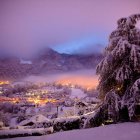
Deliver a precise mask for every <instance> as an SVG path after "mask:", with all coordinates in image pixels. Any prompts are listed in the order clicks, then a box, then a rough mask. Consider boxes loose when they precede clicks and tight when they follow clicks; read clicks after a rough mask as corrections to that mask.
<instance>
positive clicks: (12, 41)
mask: <svg viewBox="0 0 140 140" xmlns="http://www.w3.org/2000/svg"><path fill="white" fill-rule="evenodd" d="M135 13H140V0H0V51H1V54H4V53H5V52H6V53H9V54H18V55H27V56H28V55H31V54H34V53H36V52H37V51H38V50H39V49H40V48H43V47H51V48H53V49H55V50H57V51H59V52H60V53H70V54H73V53H91V52H95V53H96V52H100V51H102V50H103V48H104V47H105V46H106V45H107V42H108V36H109V34H110V33H111V31H112V30H114V29H115V28H116V21H117V20H118V19H119V18H120V17H124V16H129V15H131V14H135ZM139 25H140V24H139ZM139 25H138V26H139Z"/></svg>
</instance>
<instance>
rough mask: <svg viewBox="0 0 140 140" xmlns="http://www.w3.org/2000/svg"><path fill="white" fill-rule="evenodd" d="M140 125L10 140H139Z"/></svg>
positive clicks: (128, 124)
mask: <svg viewBox="0 0 140 140" xmlns="http://www.w3.org/2000/svg"><path fill="white" fill-rule="evenodd" d="M139 139H140V123H122V124H113V125H107V126H101V127H96V128H91V129H83V130H73V131H67V132H58V133H55V134H50V135H45V136H33V137H32V136H30V137H24V138H21V137H20V138H13V139H11V140H139Z"/></svg>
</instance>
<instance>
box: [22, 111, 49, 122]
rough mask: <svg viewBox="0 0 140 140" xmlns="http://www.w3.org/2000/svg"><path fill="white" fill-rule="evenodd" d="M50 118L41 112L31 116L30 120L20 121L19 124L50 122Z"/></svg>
mask: <svg viewBox="0 0 140 140" xmlns="http://www.w3.org/2000/svg"><path fill="white" fill-rule="evenodd" d="M49 121H50V119H48V118H46V117H45V116H43V115H41V114H39V115H35V116H33V117H31V118H30V119H28V120H24V121H22V122H20V123H19V125H26V124H28V123H30V122H32V123H41V122H49Z"/></svg>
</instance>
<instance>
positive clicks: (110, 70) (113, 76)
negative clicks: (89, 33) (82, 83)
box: [96, 14, 140, 119]
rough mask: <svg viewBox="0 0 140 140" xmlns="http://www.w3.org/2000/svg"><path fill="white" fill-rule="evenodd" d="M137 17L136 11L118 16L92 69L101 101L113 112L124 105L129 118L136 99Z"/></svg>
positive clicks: (139, 69) (139, 79) (139, 76)
mask: <svg viewBox="0 0 140 140" xmlns="http://www.w3.org/2000/svg"><path fill="white" fill-rule="evenodd" d="M138 20H140V14H135V15H131V16H129V17H127V18H121V19H119V20H118V22H117V24H118V27H117V29H116V30H115V31H113V32H112V33H111V35H110V37H109V44H108V46H107V48H106V49H105V57H104V59H103V60H102V61H101V62H100V63H99V64H98V66H97V69H96V71H97V74H99V86H98V89H99V93H100V98H102V99H104V104H106V105H107V107H108V109H109V110H111V111H113V112H112V113H111V114H114V115H115V114H118V113H117V112H119V110H120V109H121V107H124V106H126V107H127V108H128V112H129V117H130V119H131V117H133V116H134V115H135V107H136V105H137V104H138V103H139V102H140V30H139V29H138V28H137V27H136V26H135V25H136V23H137V21H138ZM108 98H109V99H108ZM117 102H118V103H117ZM110 106H112V107H110ZM109 113H110V111H108V114H109Z"/></svg>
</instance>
